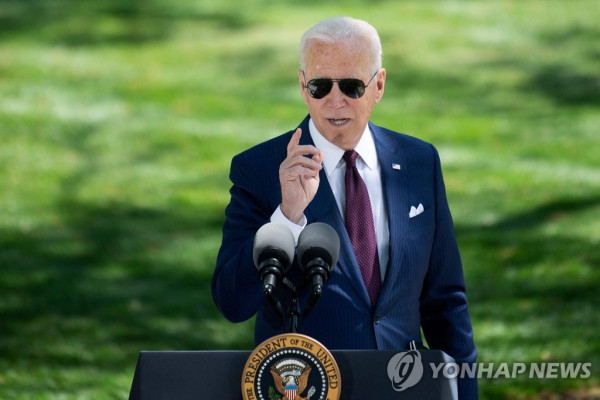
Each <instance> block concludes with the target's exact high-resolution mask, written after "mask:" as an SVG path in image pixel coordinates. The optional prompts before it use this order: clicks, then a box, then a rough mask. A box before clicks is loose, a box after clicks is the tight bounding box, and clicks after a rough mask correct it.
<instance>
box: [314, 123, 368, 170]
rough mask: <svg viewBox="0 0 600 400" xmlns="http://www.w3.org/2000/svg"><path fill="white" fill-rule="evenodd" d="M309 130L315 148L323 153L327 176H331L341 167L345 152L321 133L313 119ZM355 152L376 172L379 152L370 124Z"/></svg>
mask: <svg viewBox="0 0 600 400" xmlns="http://www.w3.org/2000/svg"><path fill="white" fill-rule="evenodd" d="M308 130H309V132H310V136H311V138H312V140H313V142H314V143H315V147H316V148H317V149H319V150H321V151H322V152H323V166H324V167H325V172H326V173H327V176H331V174H332V173H333V171H334V170H335V168H336V167H337V166H338V165H339V163H340V160H341V159H342V156H343V155H344V152H345V151H344V149H341V148H339V147H338V146H336V145H335V144H333V143H331V142H330V141H329V140H327V139H326V138H325V136H323V135H322V134H321V132H319V130H318V129H317V127H316V126H315V123H314V122H313V120H312V119H311V120H310V121H309V122H308ZM354 151H356V152H357V153H358V155H359V156H360V158H361V159H362V160H363V161H364V163H365V164H366V166H367V167H368V168H369V169H371V170H374V169H376V168H377V150H376V149H375V142H374V141H373V135H372V134H371V130H370V129H369V125H368V124H367V126H366V127H365V131H364V132H363V134H362V136H361V138H360V140H359V141H358V144H357V145H356V147H354Z"/></svg>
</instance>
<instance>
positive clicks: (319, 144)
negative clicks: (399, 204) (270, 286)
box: [271, 119, 390, 282]
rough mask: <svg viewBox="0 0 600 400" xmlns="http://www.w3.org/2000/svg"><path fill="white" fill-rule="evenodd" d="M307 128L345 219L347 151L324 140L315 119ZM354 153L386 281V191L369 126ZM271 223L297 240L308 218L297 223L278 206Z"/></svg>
mask: <svg viewBox="0 0 600 400" xmlns="http://www.w3.org/2000/svg"><path fill="white" fill-rule="evenodd" d="M308 126H309V131H310V136H311V138H312V140H313V142H314V143H315V147H316V148H318V149H319V150H321V152H322V153H323V169H324V170H325V174H326V175H327V179H328V181H329V186H331V190H332V191H333V196H334V197H335V201H336V203H337V206H338V210H339V212H340V215H341V217H342V219H344V215H345V207H346V190H345V178H344V177H345V174H346V163H345V162H344V160H343V159H342V156H343V155H344V152H345V151H344V150H343V149H341V148H339V147H338V146H336V145H334V144H333V143H331V142H329V141H328V140H327V139H325V137H324V136H323V135H322V134H321V133H320V132H319V131H318V130H317V127H316V126H315V124H314V122H313V121H312V119H311V120H310V121H309V125H308ZM354 151H356V152H357V153H358V155H359V157H358V158H357V159H356V168H357V169H358V173H359V174H360V176H361V177H362V178H363V180H364V182H365V185H366V186H367V191H368V192H369V199H370V200H371V210H372V211H373V222H374V225H375V236H376V237H377V252H378V254H379V266H380V269H381V281H382V282H383V279H384V277H385V271H386V269H387V263H388V260H389V243H390V238H389V236H390V234H389V226H388V218H387V210H386V207H385V202H384V197H383V188H382V185H381V171H380V166H379V159H378V158H377V150H376V149H375V142H374V141H373V135H372V133H371V130H370V129H369V126H368V125H367V126H366V127H365V131H364V133H363V135H362V137H361V139H360V141H359V142H358V144H357V145H356V147H355V148H354ZM271 222H281V223H284V224H286V225H287V226H288V227H289V228H290V229H291V230H292V233H293V234H294V238H295V239H296V241H297V240H298V236H299V235H300V232H302V229H304V227H305V226H306V217H304V216H303V217H302V219H301V220H300V222H299V223H298V224H295V223H293V222H292V221H290V220H288V219H287V218H286V217H285V215H283V213H282V212H281V208H280V207H277V210H275V212H274V213H273V215H272V216H271Z"/></svg>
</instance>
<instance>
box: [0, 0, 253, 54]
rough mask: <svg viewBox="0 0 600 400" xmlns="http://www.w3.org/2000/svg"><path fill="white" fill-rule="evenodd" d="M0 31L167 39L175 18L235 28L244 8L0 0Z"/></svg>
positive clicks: (80, 42) (75, 40)
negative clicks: (216, 8) (227, 8)
mask: <svg viewBox="0 0 600 400" xmlns="http://www.w3.org/2000/svg"><path fill="white" fill-rule="evenodd" d="M0 9H2V10H3V12H2V13H0V37H3V36H5V37H7V36H13V35H31V36H32V37H35V39H36V40H40V41H45V42H49V43H55V44H62V45H65V46H97V45H127V44H140V43H145V42H151V41H157V40H163V39H167V38H168V37H169V36H170V35H171V32H172V31H173V29H174V28H175V24H176V23H177V22H180V21H183V20H190V21H195V22H199V23H202V22H210V23H214V24H216V26H217V27H221V28H224V29H231V30H235V29H240V28H243V27H245V26H247V25H248V24H249V23H250V22H249V19H248V18H246V17H245V14H244V10H243V8H239V7H238V8H233V7H232V9H231V10H227V11H212V10H208V9H204V8H202V7H196V8H192V9H190V7H187V8H181V7H178V6H177V5H176V4H174V3H168V2H164V1H160V0H154V1H138V0H126V1H120V0H103V1H100V0H89V1H84V2H81V1H76V0H57V1H52V2H49V1H44V0H0Z"/></svg>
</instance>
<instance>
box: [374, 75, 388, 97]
mask: <svg viewBox="0 0 600 400" xmlns="http://www.w3.org/2000/svg"><path fill="white" fill-rule="evenodd" d="M385 77H386V72H385V68H381V69H380V70H379V71H378V72H377V92H376V93H375V104H378V103H379V102H380V101H381V98H382V97H383V89H384V88H385Z"/></svg>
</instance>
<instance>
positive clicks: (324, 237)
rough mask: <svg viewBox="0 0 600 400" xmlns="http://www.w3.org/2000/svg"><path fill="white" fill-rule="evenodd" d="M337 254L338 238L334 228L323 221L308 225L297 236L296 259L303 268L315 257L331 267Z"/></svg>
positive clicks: (335, 260) (338, 248)
mask: <svg viewBox="0 0 600 400" xmlns="http://www.w3.org/2000/svg"><path fill="white" fill-rule="evenodd" d="M339 254H340V238H339V236H338V234H337V232H336V231H335V229H333V228H332V227H331V226H329V225H327V224H325V223H323V222H315V223H312V224H310V225H308V226H307V227H306V228H304V229H303V230H302V233H300V236H299V237H298V260H299V261H300V266H301V267H302V269H303V270H304V269H306V264H307V263H308V262H310V261H311V260H314V259H315V258H317V257H320V258H322V259H323V260H324V261H325V262H326V263H327V264H328V265H329V268H333V267H334V266H335V264H337V261H338V256H339Z"/></svg>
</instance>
